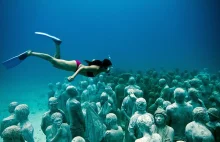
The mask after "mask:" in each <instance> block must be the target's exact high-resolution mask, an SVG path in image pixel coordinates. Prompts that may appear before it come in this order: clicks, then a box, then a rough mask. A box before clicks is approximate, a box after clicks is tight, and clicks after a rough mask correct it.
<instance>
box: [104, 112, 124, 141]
mask: <svg viewBox="0 0 220 142" xmlns="http://www.w3.org/2000/svg"><path fill="white" fill-rule="evenodd" d="M105 124H106V127H107V130H106V132H105V136H104V138H103V141H102V142H123V139H124V132H123V130H122V128H121V126H118V124H117V116H116V115H115V114H114V113H109V114H107V116H106V119H105Z"/></svg>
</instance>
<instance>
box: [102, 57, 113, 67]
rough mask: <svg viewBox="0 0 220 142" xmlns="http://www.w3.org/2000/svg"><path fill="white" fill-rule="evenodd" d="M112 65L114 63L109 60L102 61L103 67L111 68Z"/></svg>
mask: <svg viewBox="0 0 220 142" xmlns="http://www.w3.org/2000/svg"><path fill="white" fill-rule="evenodd" d="M111 65H112V62H111V61H110V60H109V59H104V60H103V61H102V67H109V66H111Z"/></svg>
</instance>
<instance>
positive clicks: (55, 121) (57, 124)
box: [53, 117, 62, 128]
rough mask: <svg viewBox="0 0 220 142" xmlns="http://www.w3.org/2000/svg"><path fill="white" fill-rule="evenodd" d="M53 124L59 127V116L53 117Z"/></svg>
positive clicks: (60, 122)
mask: <svg viewBox="0 0 220 142" xmlns="http://www.w3.org/2000/svg"><path fill="white" fill-rule="evenodd" d="M53 124H54V125H55V126H57V127H58V128H59V127H60V126H61V124H62V118H60V117H57V118H55V119H54V121H53Z"/></svg>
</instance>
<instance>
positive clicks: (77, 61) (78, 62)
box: [76, 60, 81, 71]
mask: <svg viewBox="0 0 220 142" xmlns="http://www.w3.org/2000/svg"><path fill="white" fill-rule="evenodd" d="M80 64H81V62H80V61H79V60H76V71H77V70H78V68H79V65H80Z"/></svg>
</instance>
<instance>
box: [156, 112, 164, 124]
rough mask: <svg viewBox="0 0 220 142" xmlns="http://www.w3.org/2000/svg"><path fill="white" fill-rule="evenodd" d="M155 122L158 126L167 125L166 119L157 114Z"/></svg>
mask: <svg viewBox="0 0 220 142" xmlns="http://www.w3.org/2000/svg"><path fill="white" fill-rule="evenodd" d="M155 122H156V124H157V125H163V124H164V123H165V117H164V116H163V115H162V114H156V115H155Z"/></svg>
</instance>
